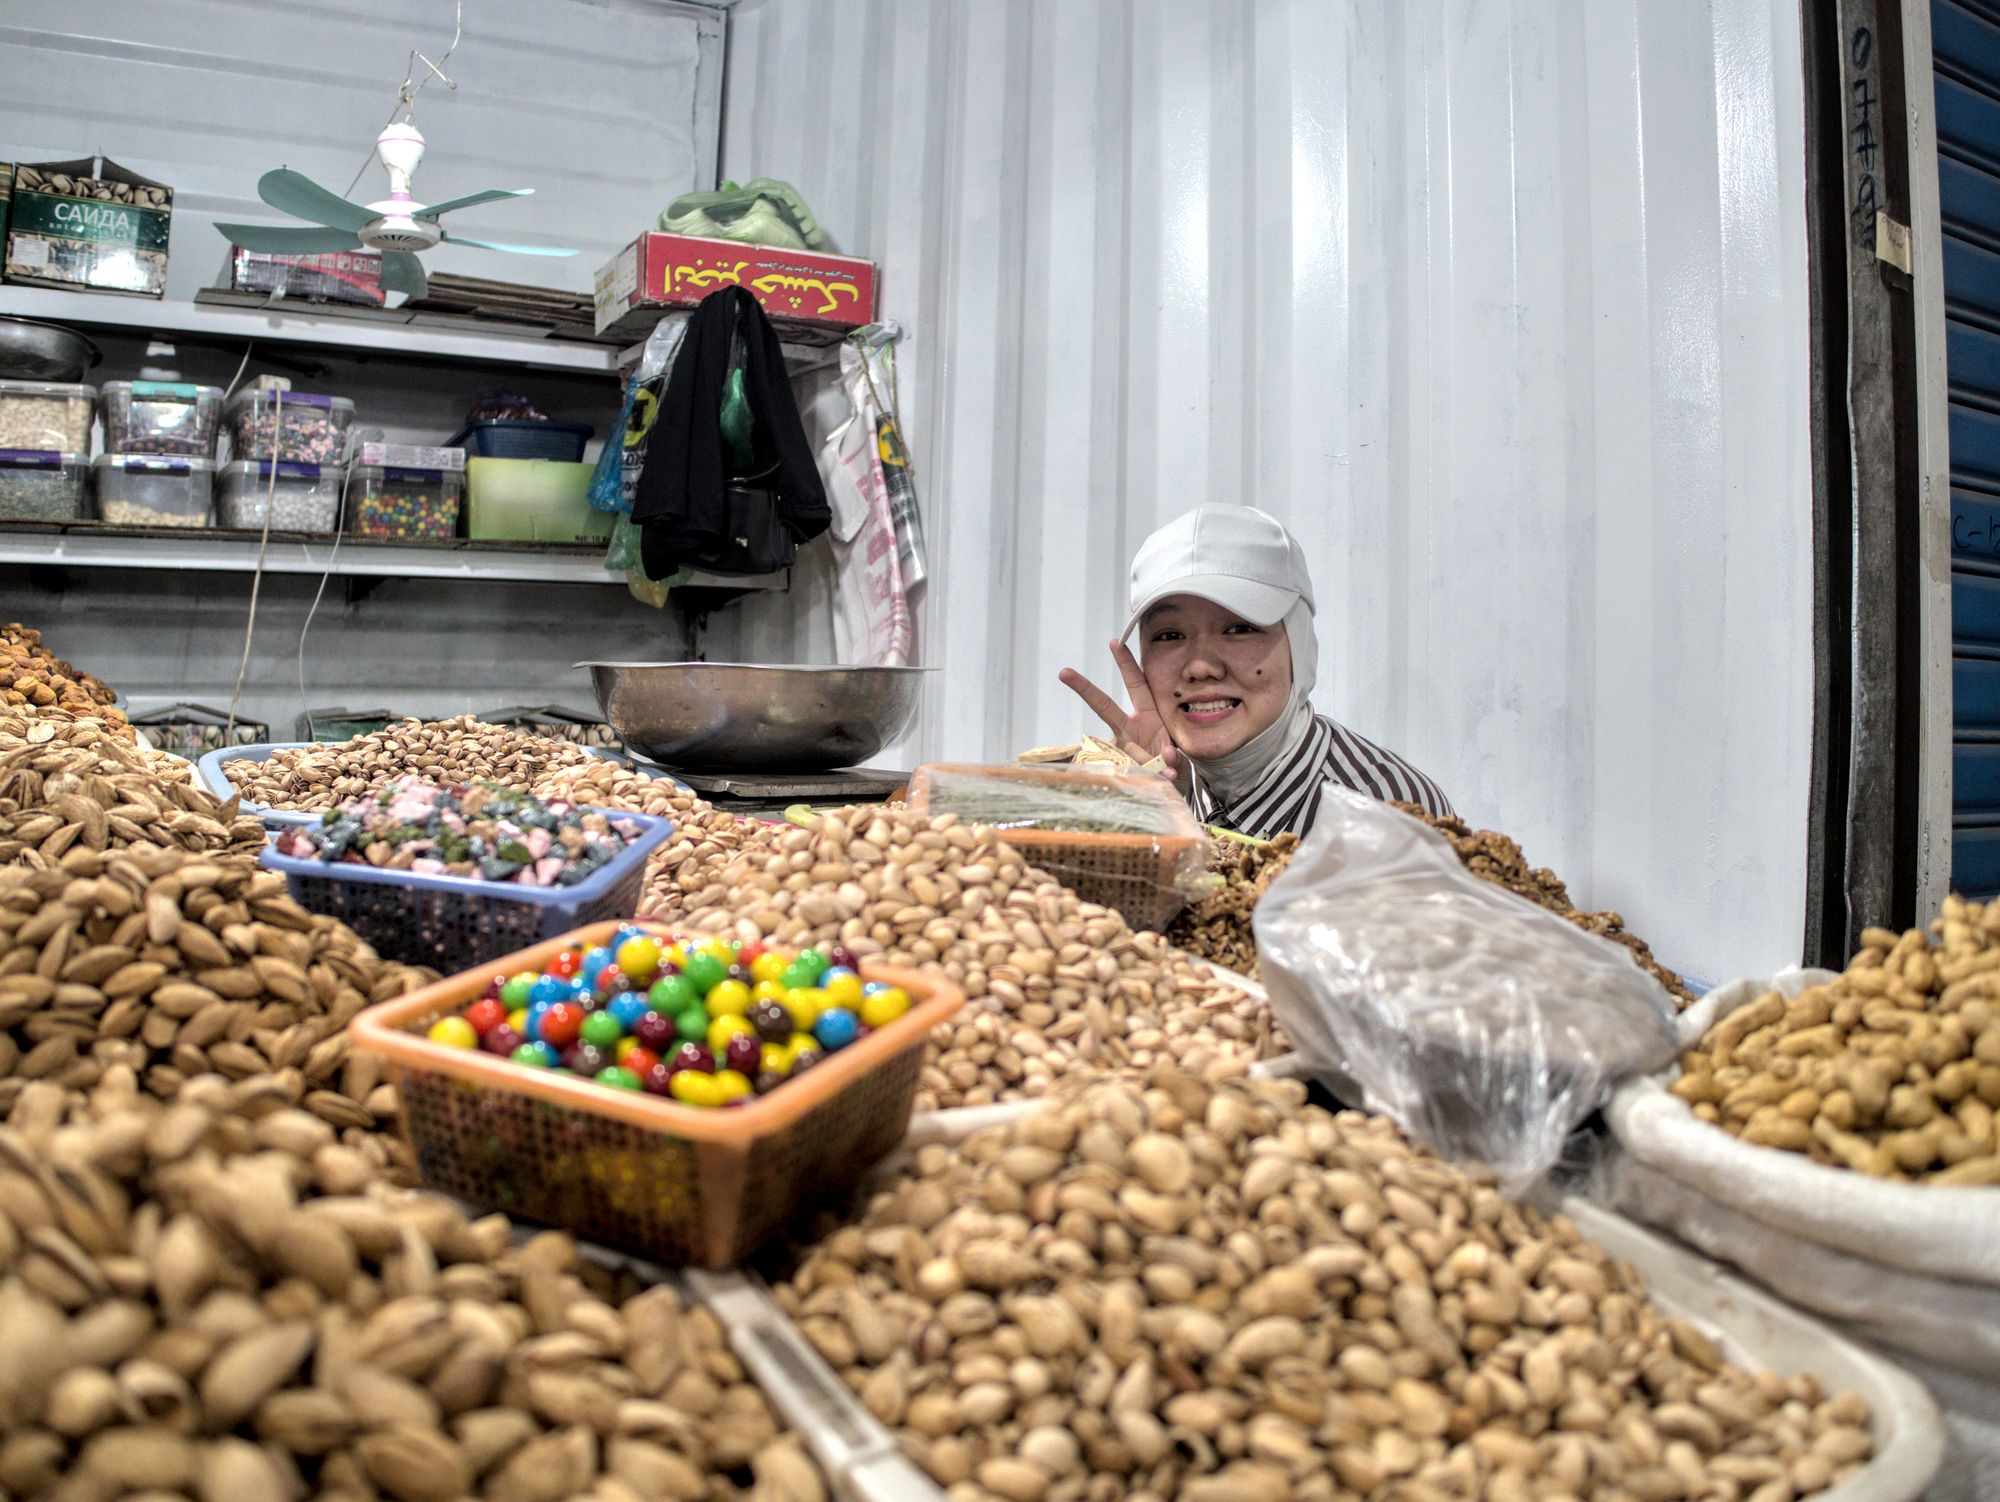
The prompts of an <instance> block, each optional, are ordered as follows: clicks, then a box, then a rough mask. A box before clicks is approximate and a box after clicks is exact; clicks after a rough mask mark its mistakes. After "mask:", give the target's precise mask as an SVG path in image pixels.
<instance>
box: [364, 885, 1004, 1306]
mask: <svg viewBox="0 0 2000 1502" xmlns="http://www.w3.org/2000/svg"><path fill="white" fill-rule="evenodd" d="M621 926H622V925H620V924H618V923H616V922H607V923H597V924H593V925H591V926H590V927H588V928H583V929H579V930H577V931H576V932H574V933H570V934H565V935H563V936H562V937H561V938H555V939H549V940H547V941H546V942H544V943H541V944H537V945H536V946H535V947H534V948H532V949H527V950H523V951H522V952H521V953H519V954H515V955H511V956H509V957H508V958H506V959H504V960H501V961H499V962H497V963H496V964H493V965H487V966H483V967H481V968H479V969H475V970H469V971H467V972H465V973H464V974H462V975H456V976H453V977H452V978H451V979H449V980H442V981H439V982H438V983H437V984H436V985H432V986H426V987H425V988H424V989H423V990H421V991H417V992H414V993H412V994H411V995H409V996H406V997H403V998H401V999H400V1000H398V1001H390V1002H384V1003H382V1004H381V1005H380V1006H375V1007H370V1008H369V1009H368V1010H367V1011H365V1012H363V1013H362V1014H361V1015H360V1016H358V1017H356V1018H355V1019H354V1021H353V1023H351V1024H350V1026H349V1032H350V1035H351V1036H352V1038H353V1040H354V1046H355V1047H356V1048H359V1049H362V1050H364V1051H366V1052H369V1053H375V1054H380V1055H382V1056H384V1057H385V1058H387V1059H388V1060H389V1063H390V1073H391V1075H392V1077H393V1078H394V1081H395V1083H396V1086H397V1093H398V1095H399V1096H400V1098H401V1100H402V1107H403V1130H404V1131H405V1132H406V1133H407V1134H408V1136H409V1139H410V1143H411V1145H412V1147H414V1148H415V1150H416V1157H417V1170H418V1172H419V1173H420V1174H421V1175H422V1177H423V1180H424V1182H425V1183H426V1184H428V1185H429V1186H430V1187H431V1188H433V1189H439V1190H442V1191H444V1192H445V1193H446V1194H454V1195H457V1196H459V1197H460V1198H461V1199H466V1200H470V1201H472V1202H473V1203H475V1204H479V1205H486V1206H490V1207H491V1208H493V1209H496V1210H502V1211H505V1212H506V1213H507V1214H508V1215H511V1216H517V1217H519V1218H521V1219H524V1220H532V1221H539V1222H541V1223H542V1224H544V1225H551V1226H561V1227H563V1228H564V1229H565V1230H568V1231H570V1232H572V1233H573V1234H575V1235H576V1236H579V1237H582V1238H585V1239H587V1240H590V1241H597V1242H602V1243H604V1244H605V1245H607V1246H615V1247H621V1248H623V1249H625V1250H626V1251H629V1252H633V1253H636V1254H637V1255H639V1256H642V1257H646V1258H649V1259H652V1260H654V1261H659V1262H671V1263H688V1264H693V1265H695V1266H699V1267H712V1268H720V1267H732V1266H734V1265H736V1264H737V1263H739V1262H741V1261H742V1260H743V1259H744V1258H746V1257H748V1256H749V1255H750V1254H751V1253H752V1252H754V1251H756V1250H757V1248H758V1247H760V1246H762V1245H763V1244H764V1243H765V1242H767V1241H769V1240H770V1239H771V1238H772V1237H774V1236H776V1235H778V1234H779V1233H780V1232H781V1231H783V1230H784V1228H785V1227H786V1226H787V1225H789V1224H791V1222H792V1221H793V1220H794V1219H795V1218H796V1217H797V1216H798V1215H799V1214H800V1212H802V1211H803V1210H805V1209H806V1208H807V1207H808V1206H809V1205H810V1204H811V1203H812V1202H813V1201H814V1200H816V1199H817V1198H818V1197H819V1196H821V1195H822V1194H825V1193H827V1192H828V1191H832V1190H838V1189H841V1188H844V1187H845V1186H847V1185H849V1184H852V1183H854V1182H855V1180H857V1179H858V1178H859V1177H860V1176H861V1174H862V1173H863V1172H864V1171H865V1170H866V1169H867V1167H868V1166H869V1164H871V1163H873V1162H874V1161H875V1160H876V1159H878V1158H880V1157H882V1156H884V1155H885V1154H887V1153H888V1152H889V1151H890V1150H891V1149H892V1148H894V1147H895V1146H896V1144H897V1143H898V1142H899V1141H900V1140H901V1139H902V1136H903V1131H904V1128H905V1126H906V1125H907V1124H908V1122H909V1119H910V1110H911V1107H912V1106H913V1105H914V1104H915V1101H916V1095H917V1078H918V1075H919V1073H920V1072H921V1071H922V1068H923V1062H924V1050H925V1048H926V1046H927V1041H928V1039H929V1036H930V1032H931V1030H932V1029H933V1028H935V1027H936V1026H937V1025H938V1024H939V1023H941V1022H944V1021H947V1020H948V1019H949V1018H950V1017H951V1015H952V1014H953V1013H954V1012H956V1011H957V1010H958V1009H959V1008H960V1007H961V1006H963V1005H964V1003H965V996H964V993H963V992H961V991H960V990H959V989H958V988H957V987H956V986H954V985H952V984H951V983H950V982H949V981H947V980H944V979H943V978H942V977H940V976H938V975H937V974H936V973H935V972H931V971H924V972H918V971H914V970H898V969H893V968H891V967H889V966H886V965H877V964H875V963H874V962H872V961H864V962H863V963H862V967H861V973H862V975H863V977H864V978H866V979H868V980H872V981H880V982H882V983H883V984H885V985H891V986H900V987H902V989H903V990H905V991H907V992H908V993H909V996H910V1009H909V1011H907V1012H905V1013H904V1014H903V1015H902V1016H901V1017H898V1018H897V1019H896V1020H895V1021H894V1022H891V1023H889V1024H887V1025H886V1026H883V1027H878V1028H876V1029H875V1030H874V1031H873V1032H872V1033H870V1034H869V1035H868V1036H867V1037H865V1038H862V1039H860V1040H859V1041H857V1042H854V1043H851V1044H849V1045H848V1046H847V1047H845V1048H843V1049H840V1050H838V1051H836V1052H834V1053H831V1054H828V1055H827V1056H826V1057H825V1058H824V1059H822V1060H821V1061H820V1062H819V1063H817V1064H815V1065H814V1066H813V1067H812V1069H811V1070H809V1071H808V1072H807V1073H805V1074H803V1075H799V1076H797V1077H795V1078H793V1079H789V1080H787V1081H785V1083H784V1084H782V1085H780V1086H778V1087H777V1088H776V1089H775V1090H773V1091H771V1092H770V1094H768V1095H760V1096H758V1097H757V1098H756V1099H754V1100H751V1101H748V1102H746V1103H744V1104H743V1105H740V1106H732V1107H728V1108H726V1109H714V1110H710V1109H703V1108H700V1107H696V1106H686V1105H682V1104H681V1103H680V1102H679V1101H675V1100H668V1099H664V1098H662V1097H660V1096H656V1095H638V1094H632V1093H628V1092H626V1091H623V1090H613V1089H608V1088H606V1087H605V1086H603V1085H599V1084H596V1083H595V1082H593V1081H591V1080H586V1079H581V1078H578V1077H576V1076H574V1075H563V1074H558V1073H557V1072H555V1071H553V1070H537V1069H528V1068H524V1067H522V1066H521V1065H518V1064H515V1063H513V1062H511V1061H510V1060H507V1059H502V1058H497V1057H495V1056H494V1055H492V1054H489V1053H482V1052H478V1051H476V1050H473V1049H463V1048H449V1047H446V1046H445V1045H443V1044H440V1043H433V1042H431V1041H430V1039H428V1038H427V1037H425V1036H424V1035H425V1033H426V1032H427V1031H428V1030H429V1028H430V1026H431V1024H432V1023H434V1022H436V1021H437V1020H438V1019H439V1018H441V1017H446V1016H451V1015H454V1014H456V1013H458V1012H461V1011H463V1010H464V1009H465V1008H466V1007H467V1006H469V1005H470V1004H471V1003H472V1002H473V1001H475V1000H477V999H478V998H479V997H480V996H481V995H483V994H484V993H485V991H486V987H487V983H488V982H489V981H490V980H491V978H492V976H493V973H494V972H495V971H496V970H504V971H509V972H512V971H518V970H539V969H541V968H542V967H543V966H545V965H546V964H547V963H548V962H549V961H551V960H553V959H554V958H555V957H556V956H557V955H558V954H560V953H562V951H563V950H564V949H566V948H569V947H570V946H572V945H578V946H589V945H594V944H602V943H604V942H605V941H606V940H608V939H609V938H611V936H612V935H613V934H615V933H616V932H617V931H618V929H619V928H620V927H621ZM640 926H641V927H643V928H645V929H646V930H647V931H648V932H650V933H653V934H655V935H658V936H660V937H662V938H663V939H665V940H671V939H674V938H678V937H681V936H680V935H677V934H675V933H673V931H672V930H670V929H667V928H664V927H662V926H660V925H656V924H641V925H640Z"/></svg>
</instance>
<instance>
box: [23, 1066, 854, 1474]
mask: <svg viewBox="0 0 2000 1502" xmlns="http://www.w3.org/2000/svg"><path fill="white" fill-rule="evenodd" d="M28 1104H29V1105H30V1106H31V1107H33V1106H35V1105H36V1103H35V1102H33V1101H31V1102H29V1103H28ZM23 1114H27V1115H31V1116H33V1117H35V1118H37V1119H35V1120H33V1121H31V1122H28V1123H25V1124H24V1123H22V1122H21V1120H20V1117H21V1115H23ZM512 1240H513V1235H512V1227H511V1226H510V1225H509V1224H508V1222H507V1221H506V1219H505V1218H504V1217H501V1216H497V1215H495V1216H487V1217H485V1218H484V1219H481V1220H477V1221H468V1220H467V1219H466V1217H465V1215H464V1214H463V1213H462V1212H461V1211H460V1210H459V1209H458V1208H457V1207H456V1206H455V1205H454V1204H453V1203H452V1202H451V1201H449V1200H446V1199H443V1198H441V1197H439V1196H435V1195H427V1194H419V1193H414V1192H410V1191H403V1190H397V1189H394V1188H391V1187H389V1186H387V1185H385V1184H383V1183H382V1182H380V1180H379V1179H378V1178H377V1177H376V1176H375V1175H374V1173H373V1172H372V1171H371V1168H370V1165H369V1163H368V1162H367V1160H366V1159H365V1158H363V1157H362V1156H360V1155H358V1154H356V1153H354V1152H352V1151H351V1150H349V1149H347V1148H344V1147H342V1146H340V1145H339V1144H337V1143H336V1142H335V1140H334V1134H333V1132H332V1130H331V1129H330V1128H329V1127H328V1126H327V1124H326V1123H325V1122H323V1121H321V1120H320V1119H318V1118H317V1117H315V1116H312V1115H310V1114H308V1113H306V1112H304V1111H300V1110H296V1109H292V1108H289V1107H286V1106H284V1105H282V1104H281V1103H278V1102H277V1101H274V1100H273V1098H272V1094H271V1092H270V1090H269V1089H268V1087H267V1085H266V1084H265V1083H264V1082H261V1081H256V1080H249V1081H244V1082H242V1083H240V1084H237V1085H230V1084H228V1083H226V1082H225V1081H223V1080H221V1079H219V1078H216V1077H213V1076H209V1077H204V1078H202V1079H198V1080H192V1081H189V1082H188V1083H187V1085H186V1087H185V1088H184V1089H183V1091H182V1092H181V1095H180V1098H179V1100H178V1101H177V1102H175V1103H174V1104H173V1105H172V1106H167V1105H165V1104H163V1103H160V1102H157V1101H154V1100H152V1099H150V1098H149V1097H147V1096H146V1095H144V1094H143V1093H141V1092H140V1091H139V1089H138V1088H137V1082H136V1080H135V1079H134V1077H133V1076H132V1075H131V1073H130V1072H129V1071H124V1070H117V1071H114V1072H113V1073H112V1074H111V1075H110V1076H109V1077H107V1079H106V1080H105V1081H104V1083H103V1085H102V1086H101V1088H100V1089H99V1090H98V1092H97V1093H96V1094H95V1095H94V1096H93V1097H92V1098H91V1099H90V1101H89V1105H88V1109H87V1111H86V1112H84V1113H83V1114H81V1115H80V1116H79V1117H78V1118H76V1119H74V1120H72V1121H70V1122H69V1123H67V1124H62V1125H56V1124H54V1123H53V1122H52V1121H50V1120H48V1119H46V1113H44V1112H42V1111H40V1110H38V1109H33V1110H30V1111H28V1112H25V1113H17V1118H16V1124H14V1125H10V1126H8V1127H6V1128H0V1488H4V1489H5V1492H6V1494H7V1495H8V1496H11V1497H38V1496H48V1497H53V1498H99V1497H102V1498H113V1497H118V1496H121V1495H132V1496H138V1495H141V1494H143V1495H145V1496H148V1497H166V1496H173V1495H180V1496H199V1497H201V1498H203V1499H204V1502H225V1499H226V1502H252V1499H256V1502H264V1499H273V1502H282V1499H287V1498H298V1497H304V1496H316V1497H324V1498H328V1499H334V1498H340V1499H349V1498H352V1499H361V1498H375V1497H392V1498H398V1499H403V1502H454V1499H458V1498H464V1497H480V1498H490V1499H493V1502H558V1499H568V1498H588V1499H592V1502H649V1499H654V1498H670V1499H676V1502H722V1499H726V1498H734V1497H740V1496H743V1495H744V1494H745V1487H746V1486H747V1485H748V1484H749V1482H750V1481H751V1477H752V1475H753V1473H754V1476H755V1478H756V1482H757V1487H758V1489H757V1492H756V1493H755V1495H756V1496H758V1497H759V1498H762V1499H768V1502H824V1497H825V1491H824V1486H823V1483H822V1482H821V1480H820V1478H819V1475H818V1472H817V1471H816V1469H815V1468H814V1467H813V1466H812V1464H811V1463H810V1462H809V1461H808V1460H807V1459H806V1458H805V1456H804V1453H803V1451H802V1450H801V1449H800V1448H799V1447H798V1445H797V1443H796V1441H793V1440H789V1439H781V1438H780V1437H779V1435H778V1426H777V1423H776V1421H775V1419H774V1418H773V1416H772V1414H771V1412H770V1409H769V1408H768V1406H767V1405H766V1404H765V1402H764V1399H763V1397H762V1395H761V1394H760V1393H759V1392H758V1391H757V1390H756V1388H754V1387H753V1386H751V1385H750V1384H749V1383H748V1382H747V1381H746V1380H745V1377H744V1374H743V1372H742V1369H741V1368H740V1367H739V1366H738V1364H737V1363H736V1361H735V1358H734V1357H732V1356H731V1355H730V1354H729V1352H728V1350H727V1349H726V1347H725V1346H724V1343H723V1340H722V1336H721V1331H720V1329H719V1327H718V1326H717V1325H716V1323H715V1321H714V1320H713V1318H712V1317H710V1316H709V1315H707V1314H705V1313H702V1312H699V1311H688V1310H685V1309H683V1308H682V1306H681V1304H680V1301H679V1298H678V1295H676V1294H675V1293H674V1292H673V1291H672V1290H671V1289H668V1288H656V1289H651V1290H648V1291H646V1292H643V1293H637V1294H636V1296H632V1295H633V1289H632V1287H631V1285H630V1283H629V1281H627V1280H624V1279H621V1278H618V1277H614V1276H613V1275H612V1274H611V1273H609V1272H607V1271H605V1270H604V1269H603V1268H601V1267H597V1266H595V1265H592V1264H588V1263H585V1262H582V1261H580V1260H579V1259H578V1258H577V1256H576V1249H575V1247H574V1245H573V1244H572V1243H571V1242H570V1240H569V1239H568V1238H567V1237H565V1236H563V1235H560V1234H557V1233H554V1232H545V1233H543V1234H541V1235H539V1236H536V1237H534V1238H533V1239H532V1240H529V1241H528V1242H526V1244H525V1245H522V1246H520V1247H519V1248H518V1249H516V1248H515V1247H514V1246H513V1245H512Z"/></svg>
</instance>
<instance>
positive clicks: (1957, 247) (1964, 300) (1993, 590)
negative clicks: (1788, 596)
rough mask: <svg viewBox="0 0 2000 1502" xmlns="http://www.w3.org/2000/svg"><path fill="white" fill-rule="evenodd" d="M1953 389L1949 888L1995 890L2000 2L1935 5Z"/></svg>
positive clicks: (1999, 773) (1999, 693)
mask: <svg viewBox="0 0 2000 1502" xmlns="http://www.w3.org/2000/svg"><path fill="white" fill-rule="evenodd" d="M1931 52H1932V58H1933V66H1934V68H1935V80H1936V85H1937V133H1938V205H1939V215H1940V218H1941V220H1942V224H1943V229H1944V247H1943V249H1944V300H1945V371H1946V380H1947V382H1948V384H1949V386H1950V400H1951V412H1950V435H1951V558H1952V589H1951V623H1952V632H1951V634H1952V655H1953V662H1952V709H1953V736H1952V738H1953V748H1952V750H1953V754H1952V854H1951V884H1952V888H1953V890H1955V891H1959V892H1963V893H1965V894H1966V895H1967V896H1972V897H1982V898H1983V897H1992V896H1994V895H1996V894H2000V0H1932V5H1931Z"/></svg>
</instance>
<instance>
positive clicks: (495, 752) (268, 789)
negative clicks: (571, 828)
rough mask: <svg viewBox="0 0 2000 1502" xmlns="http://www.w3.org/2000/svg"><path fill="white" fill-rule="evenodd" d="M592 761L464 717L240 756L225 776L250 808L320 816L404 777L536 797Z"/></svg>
mask: <svg viewBox="0 0 2000 1502" xmlns="http://www.w3.org/2000/svg"><path fill="white" fill-rule="evenodd" d="M588 760H590V755H589V753H588V752H586V751H585V750H584V749H583V748H582V747H580V746H574V745H571V744H570V743H569V742H568V741H561V740H556V739H554V738H553V737H551V736H546V735H533V734H530V733H529V732H527V731H522V730H511V729H509V728H508V727H506V726H504V725H489V724H487V723H486V722H485V721H483V720H477V719H474V718H473V717H472V716H471V715H463V716H461V717H459V718H458V719H455V720H432V721H425V720H401V721H398V722H397V723H396V724H394V725H388V726H385V727H384V728H382V729H381V730H376V731H373V732H371V733H369V734H367V735H357V736H356V737H355V738H354V739H353V740H351V741H341V742H337V743H334V742H317V741H316V742H314V743H313V744H311V745H308V746H300V747H297V748H295V749H293V750H289V751H276V752H273V753H272V754H271V756H270V758H269V759H268V760H265V761H252V760H250V759H249V758H247V757H239V758H237V759H236V760H234V761H225V762H224V763H223V764H222V771H223V775H225V776H226V777H228V779H229V781H230V784H231V785H232V786H233V787H234V788H235V789H236V790H237V792H239V793H241V794H242V795H243V796H244V798H246V799H248V800H249V801H250V802H252V803H258V804H262V805H263V806H264V807H266V808H282V809H290V810H294V811H299V812H306V813H322V812H325V811H326V810H328V809H331V808H337V807H339V806H340V805H341V804H342V803H344V802H346V801H347V800H348V799H350V798H360V797H364V796H366V795H367V794H370V793H375V792H379V791H381V790H382V789H383V788H385V787H387V786H388V785H389V784H390V783H392V782H395V781H397V780H398V779H400V778H404V777H421V778H423V779H424V780H425V781H427V782H441V783H455V782H475V781H483V782H497V783H500V784H501V785H502V786H504V787H510V788H516V789H519V790H520V791H521V792H524V793H525V792H531V791H533V790H534V787H535V785H536V783H537V782H538V781H539V780H541V779H542V778H544V777H546V776H547V775H548V774H549V773H550V772H551V771H553V770H555V769H556V768H558V767H569V766H575V765H578V764H580V763H583V762H586V761H588Z"/></svg>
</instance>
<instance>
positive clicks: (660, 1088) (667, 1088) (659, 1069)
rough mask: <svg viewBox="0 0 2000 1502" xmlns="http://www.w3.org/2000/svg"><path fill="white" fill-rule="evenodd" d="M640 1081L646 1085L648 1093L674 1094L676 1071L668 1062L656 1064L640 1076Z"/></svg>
mask: <svg viewBox="0 0 2000 1502" xmlns="http://www.w3.org/2000/svg"><path fill="white" fill-rule="evenodd" d="M639 1083H640V1084H642V1085H644V1086H645V1087H646V1093H647V1094H648V1095H669V1094H672V1092H673V1083H674V1071H673V1069H672V1068H671V1067H670V1066H668V1065H666V1064H655V1065H654V1066H653V1067H652V1068H651V1069H648V1070H647V1071H646V1072H645V1073H644V1074H642V1075H640V1076H639Z"/></svg>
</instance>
